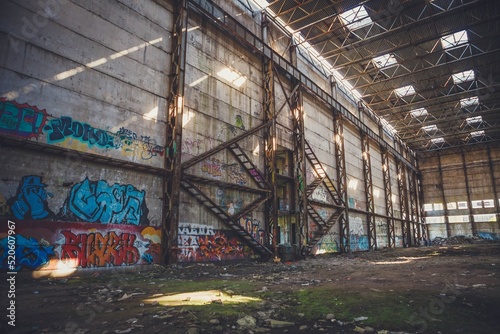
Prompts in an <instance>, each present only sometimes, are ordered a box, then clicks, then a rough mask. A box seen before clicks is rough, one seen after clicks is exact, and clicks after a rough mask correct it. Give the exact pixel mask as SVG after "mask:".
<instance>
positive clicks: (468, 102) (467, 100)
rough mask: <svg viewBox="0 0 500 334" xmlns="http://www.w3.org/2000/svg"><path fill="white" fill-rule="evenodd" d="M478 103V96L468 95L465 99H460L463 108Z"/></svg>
mask: <svg viewBox="0 0 500 334" xmlns="http://www.w3.org/2000/svg"><path fill="white" fill-rule="evenodd" d="M478 104H479V98H478V97H477V96H473V97H467V98H465V99H461V100H460V105H461V106H462V108H465V107H470V106H474V105H478Z"/></svg>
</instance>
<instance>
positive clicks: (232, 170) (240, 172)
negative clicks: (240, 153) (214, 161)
mask: <svg viewBox="0 0 500 334" xmlns="http://www.w3.org/2000/svg"><path fill="white" fill-rule="evenodd" d="M225 169H226V170H227V176H228V177H229V178H230V179H231V180H233V181H234V182H236V183H237V184H239V185H240V186H244V185H245V184H247V183H248V178H247V175H246V174H245V169H244V168H243V167H242V166H239V165H236V166H233V165H227V167H226V168H225Z"/></svg>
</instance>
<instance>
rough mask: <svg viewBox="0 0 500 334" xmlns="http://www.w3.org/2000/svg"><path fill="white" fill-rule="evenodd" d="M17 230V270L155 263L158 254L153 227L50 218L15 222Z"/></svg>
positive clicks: (0, 257) (2, 254)
mask: <svg viewBox="0 0 500 334" xmlns="http://www.w3.org/2000/svg"><path fill="white" fill-rule="evenodd" d="M4 225H5V226H6V225H7V224H2V228H3V226H4ZM2 232H4V231H0V235H2ZM16 232H17V233H16V236H15V237H16V254H15V255H16V265H17V268H16V270H22V269H25V270H53V269H58V268H60V267H61V266H63V267H64V268H97V267H112V266H131V265H137V264H149V263H158V262H159V257H160V242H161V237H160V230H159V229H157V228H155V227H152V226H148V227H139V226H134V225H126V226H123V225H121V226H120V227H119V228H117V227H116V226H115V227H113V226H111V225H100V224H85V223H68V222H64V223H61V222H50V221H49V222H45V223H44V226H43V227H40V226H39V224H38V223H37V222H36V221H18V222H16ZM4 234H7V233H4ZM7 242H8V238H7V237H5V238H3V239H0V269H5V270H6V269H7V254H8V245H7Z"/></svg>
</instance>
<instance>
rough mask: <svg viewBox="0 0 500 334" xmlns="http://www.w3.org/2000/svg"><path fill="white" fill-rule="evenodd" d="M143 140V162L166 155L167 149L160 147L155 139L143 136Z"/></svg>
mask: <svg viewBox="0 0 500 334" xmlns="http://www.w3.org/2000/svg"><path fill="white" fill-rule="evenodd" d="M141 138H142V140H143V144H142V153H141V158H142V159H143V160H149V159H151V158H152V157H156V156H161V157H162V156H163V154H165V149H164V148H163V147H161V146H160V145H156V142H155V140H154V139H151V138H150V137H149V136H141Z"/></svg>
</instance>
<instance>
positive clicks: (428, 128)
mask: <svg viewBox="0 0 500 334" xmlns="http://www.w3.org/2000/svg"><path fill="white" fill-rule="evenodd" d="M437 129H438V127H437V125H436V124H432V125H426V126H423V127H422V130H424V131H425V132H433V131H437Z"/></svg>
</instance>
